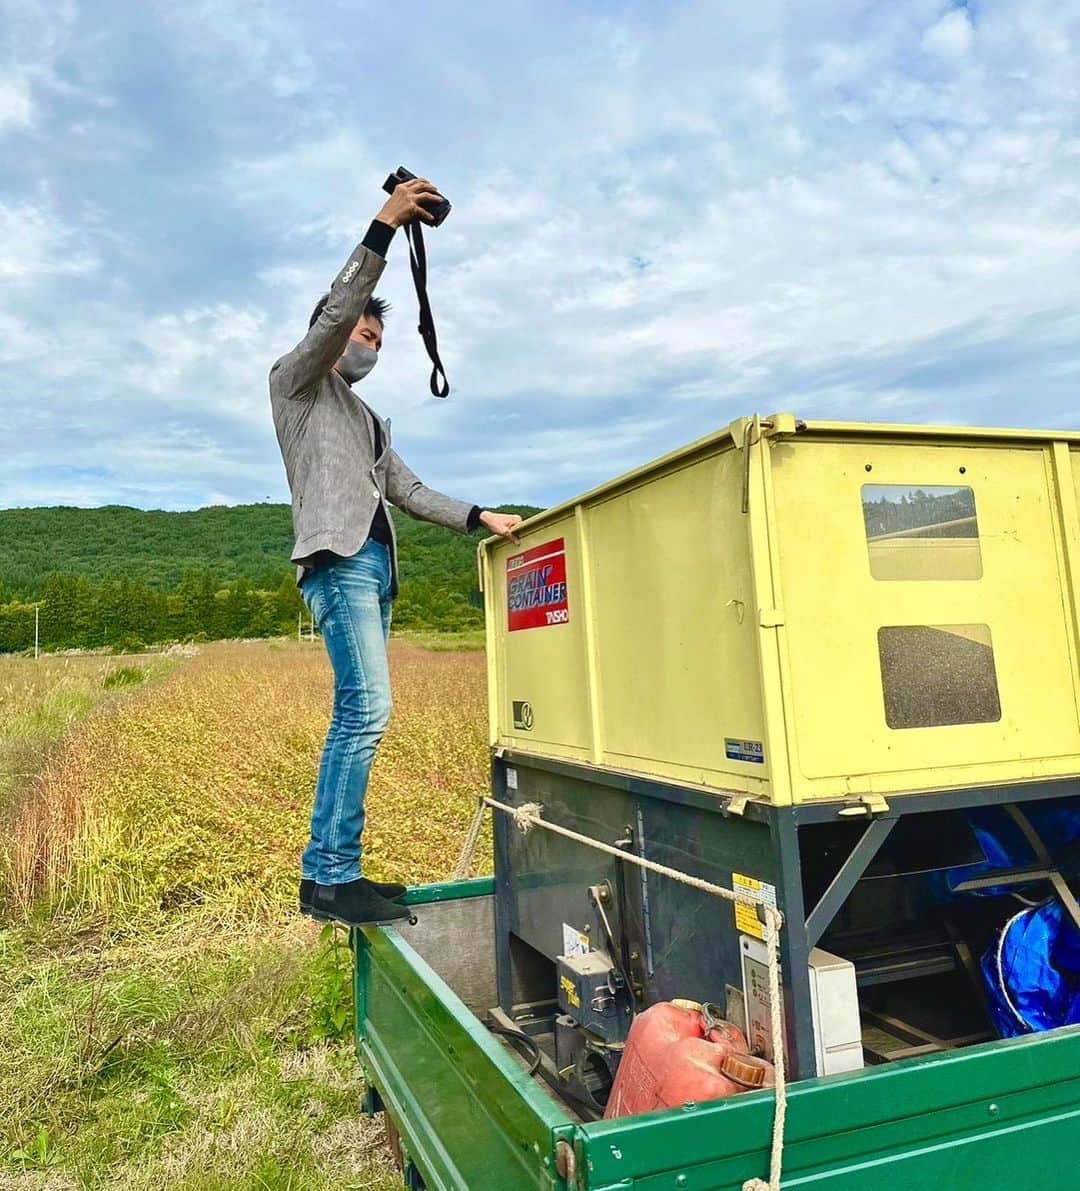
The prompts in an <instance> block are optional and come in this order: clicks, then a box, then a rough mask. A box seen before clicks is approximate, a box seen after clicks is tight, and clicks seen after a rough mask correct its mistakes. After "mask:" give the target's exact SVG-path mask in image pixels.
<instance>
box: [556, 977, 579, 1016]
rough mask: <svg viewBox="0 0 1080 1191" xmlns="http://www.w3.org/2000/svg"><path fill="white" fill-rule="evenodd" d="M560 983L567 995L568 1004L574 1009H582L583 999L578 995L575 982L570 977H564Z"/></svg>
mask: <svg viewBox="0 0 1080 1191" xmlns="http://www.w3.org/2000/svg"><path fill="white" fill-rule="evenodd" d="M559 983H560V984H561V985H562V990H563V992H564V993H566V1003H567V1004H568V1005H570V1006H571V1007H572V1008H574V1009H580V1008H581V998H580V997H579V996H578V995H577V989H576V988H575V987H574V982H573V981H572V980H571V979H570V977H569V976H563V977H562V978H561V979H560V980H559Z"/></svg>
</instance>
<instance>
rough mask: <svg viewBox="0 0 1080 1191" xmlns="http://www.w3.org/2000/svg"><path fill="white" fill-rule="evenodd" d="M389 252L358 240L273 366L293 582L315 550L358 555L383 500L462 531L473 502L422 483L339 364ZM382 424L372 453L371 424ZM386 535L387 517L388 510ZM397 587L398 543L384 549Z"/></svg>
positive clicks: (387, 427) (387, 428)
mask: <svg viewBox="0 0 1080 1191" xmlns="http://www.w3.org/2000/svg"><path fill="white" fill-rule="evenodd" d="M385 267H386V261H385V259H384V258H383V257H381V256H379V254H378V253H377V252H372V251H371V250H370V249H367V248H365V247H364V246H363V245H362V244H361V245H358V246H357V248H356V250H355V251H354V252H353V254H352V256H350V257H349V259H348V261H347V262H346V264H345V267H344V268H343V269H342V270H341V272H340V273H339V274H338V275H337V277H336V278H335V280H334V284H333V285H332V286H331V288H330V298H329V301H328V302H327V303H326V306H325V307H324V309H323V311H322V313H321V314H320V315H319V317H318V318H317V319H316V321H315V324H314V326H312V327H311V329H310V330H309V331H308V333H307V334H306V335H305V336H304V338H303V339H302V340H301V341H300V342H299V343H298V344H297V345H296V347H294V348H293V350H292V351H291V352H289V353H288V354H287V355H284V356H282V357H281V359H280V360H278V361H277V363H275V364H274V366H273V368H271V369H270V406H271V408H272V410H273V414H274V429H275V430H276V431H277V440H278V445H279V446H280V447H281V456H282V458H283V459H284V461H285V474H286V476H287V477H288V480H289V491H290V492H291V493H292V517H293V533H294V535H295V542H294V544H293V550H292V555H291V558H292V561H293V562H295V563H297V564H298V565H297V582H299V581H300V578H301V577H302V575H303V566H304V563H305V561H306V560H308V559H309V558H310V557H311V556H312V555H313V554H315V553H316V552H317V551H319V550H332V551H333V552H334V553H335V554H341V555H345V556H348V555H351V554H355V553H356V552H357V551H358V550H359V549H360V547H361V546H362V545H363V544H364V542H365V541H366V540H367V536H368V531H369V530H370V528H371V522H372V518H373V517H374V516H375V511H376V509H377V508H378V507H379V502H380V501H383V500H387V501H389V502H390V503H391V504H393V505H396V506H397V507H398V508H399V509H403V510H404V511H405V512H406V513H408V514H409V515H410V516H411V517H416V518H417V519H418V520H420V521H433V522H434V523H435V524H436V525H445V526H446V527H447V528H449V529H455V530H457V531H458V532H459V533H466V532H467V525H466V523H467V521H468V517H469V513H470V511H471V510H472V507H473V506H472V505H471V504H466V503H465V502H464V501H460V500H454V499H453V498H452V497H449V496H443V495H442V493H441V492H435V491H434V490H433V489H431V488H428V487H426V486H425V485H424V484H423V483H422V482H421V481H420V480H419V479H418V477H417V476H415V475H414V474H413V473H412V472H411V471H410V470H409V469H408V468H407V467H406V466H405V464H404V463H403V462H402V460H401V458H400V456H399V455H398V454H397V452H396V451H394V450H393V449H392V447H391V446H390V424H389V423H388V422H384V421H383V420H382V419H381V418H380V417H379V416H378V414H376V413H375V412H374V411H373V410H371V409H369V408H368V406H367V405H365V404H364V402H363V401H361V400H360V398H359V397H358V396H357V395H356V394H355V393H354V392H353V391H352V389H351V388H350V387H349V385H348V383H347V382H346V381H345V379H344V378H343V377H342V376H341V375H340V373H338V372H337V371H335V369H334V365H335V364H336V363H337V361H338V359H339V357H340V356H341V353H342V352H343V351H344V350H345V345H346V344H347V343H348V340H349V335H350V334H351V333H352V329H353V327H355V326H356V323H357V321H358V320H359V318H360V316H361V315H362V314H363V312H364V307H365V305H366V304H367V300H368V298H370V297H371V294H372V291H373V290H374V289H375V283H376V282H377V281H378V280H379V277H380V276H381V275H382V271H383V269H384V268H385ZM376 423H377V424H378V426H379V429H380V430H381V432H382V447H383V449H382V453H381V454H380V455H379V457H378V458H376V457H375V432H374V426H375V424H376ZM387 521H389V523H390V531H391V536H393V532H394V522H393V519H392V518H391V517H390V516H389V514H388V515H387ZM390 554H391V560H392V564H393V570H392V575H393V590H394V592H395V593H396V592H397V574H398V569H397V543H396V539H395V542H394V547H393V549H392V550H391V552H390Z"/></svg>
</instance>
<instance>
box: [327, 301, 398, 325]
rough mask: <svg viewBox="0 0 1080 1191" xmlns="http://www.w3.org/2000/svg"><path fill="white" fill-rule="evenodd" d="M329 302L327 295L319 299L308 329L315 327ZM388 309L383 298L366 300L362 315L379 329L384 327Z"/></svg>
mask: <svg viewBox="0 0 1080 1191" xmlns="http://www.w3.org/2000/svg"><path fill="white" fill-rule="evenodd" d="M329 301H330V295H329V294H323V296H322V297H321V298H320V299H319V301H318V304H317V305H316V307H315V309H314V310H313V311H312V312H311V321H310V322H309V323H308V327H309V328H311V327H313V326H315V320H316V319H317V318H318V317H319V315H320V314H322V312H323V308H324V307H325V306H326V303H327V302H329ZM389 309H390V303H389V302H388V301H387V300H386V299H385V298H368V300H367V305H366V306H365V307H364V314H365V315H368V316H370V317H371V318H373V319H375V320H376V321H377V322H378V324H379V326H380V327H383V326H385V325H386V312H387V311H388V310H389Z"/></svg>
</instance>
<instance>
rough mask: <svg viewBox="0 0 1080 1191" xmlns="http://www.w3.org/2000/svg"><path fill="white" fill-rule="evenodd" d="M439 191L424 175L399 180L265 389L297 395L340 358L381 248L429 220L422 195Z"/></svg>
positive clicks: (378, 266)
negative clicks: (413, 224)
mask: <svg viewBox="0 0 1080 1191" xmlns="http://www.w3.org/2000/svg"><path fill="white" fill-rule="evenodd" d="M437 195H438V191H437V190H436V189H435V187H434V186H433V185H432V184H431V183H430V182H429V181H427V179H426V178H414V179H413V180H412V181H410V182H403V183H402V184H401V185H400V186H398V187H397V188H396V189H395V190H394V193H393V194H392V195H391V196H390V197H389V198H388V199H387V200H386V202H385V203H384V204H383V207H382V210H381V211H380V212H379V214H378V215H377V216H376V218H375V219H373V220H372V221H371V226H370V227H369V228H368V230H367V234H366V235H365V236H364V238H363V240H362V241H361V242H360V243H359V244H358V245H357V246H356V249H355V251H354V252H353V254H352V255H351V256H350V257H349V259H348V260H347V261H346V262H345V267H344V268H343V269H342V270H341V272H340V273H339V274H338V275H337V277H335V278H334V283H333V285H331V287H330V293H329V295H328V296H327V299H326V303H325V305H324V306H323V308H322V310H321V311H320V312H319V317H318V318H316V319H315V321H314V322H313V323H312V324H311V326H310V328H309V329H308V333H307V334H306V335H305V336H304V338H303V339H301V340H300V342H299V343H298V344H297V345H296V347H294V348H293V349H292V351H291V352H288V353H287V354H286V355H284V356H282V357H281V359H280V360H278V361H277V363H275V364H274V366H273V368H271V369H270V390H271V392H274V393H280V394H282V395H283V396H285V397H301V396H303V394H304V393H306V392H308V391H309V390H310V389H311V388H312V387H313V386H314V385H315V384H316V383H317V382H318V381H319V380H321V379H322V378H323V377H324V376H326V375H327V374H328V373H329V371H330V369H331V368H333V366H334V365H335V364H336V363H337V362H338V360H339V359H340V358H341V353H342V352H343V351H344V350H345V346H346V344H347V343H348V342H349V336H350V335H351V334H352V330H353V328H354V327H355V326H356V324H357V323H358V322H359V320H360V316H361V315H362V314H363V313H364V307H365V306H366V305H367V302H368V299H369V298H370V297H371V295H372V293H374V291H375V285H376V283H377V282H378V280H379V278H380V277H381V276H382V271H383V269H384V268H385V267H386V253H387V250H388V249H389V247H390V240H391V238H392V237H393V234H394V231H395V230H396V229H397V228H399V227H401V226H402V225H403V224H405V223H408V222H410V221H411V220H413V219H417V218H419V219H422V220H424V222H425V223H430V222H431V214H430V213H429V212H428V210H427V209H426V208H425V207H424V205H423V203H424V199H425V198H427V199H429V200H430V199H431V198H432V196H437Z"/></svg>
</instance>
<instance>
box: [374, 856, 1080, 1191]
mask: <svg viewBox="0 0 1080 1191" xmlns="http://www.w3.org/2000/svg"><path fill="white" fill-rule="evenodd" d="M492 894H493V882H492V881H491V880H490V879H483V880H473V881H461V882H455V883H451V884H446V885H433V886H427V887H425V888H422V889H417V890H413V891H412V892H411V893H410V895H409V900H410V901H411V902H412V904H418V905H423V911H422V913H421V917H420V923H419V925H418V926H416V927H412V928H403V930H402V931H400V932H399V931H397V930H394V929H390V928H387V929H365V930H363V931H355V932H354V937H353V942H354V948H355V956H356V1046H357V1053H358V1056H359V1058H360V1062H361V1064H362V1066H363V1069H364V1074H365V1077H366V1080H367V1085H368V1093H367V1108H368V1110H369V1111H372V1112H374V1111H378V1110H380V1109H385V1111H386V1112H387V1113H388V1115H389V1117H390V1118H391V1120H392V1122H393V1126H394V1128H395V1129H396V1131H397V1133H398V1135H399V1136H400V1139H401V1151H402V1156H403V1165H404V1180H405V1185H407V1186H410V1187H412V1188H426V1191H529V1189H531V1188H543V1189H548V1191H564V1189H565V1191H616V1189H618V1191H667V1189H671V1191H676V1189H680V1191H729V1189H730V1191H739V1189H740V1188H742V1186H743V1183H744V1182H745V1181H746V1180H747V1179H751V1178H755V1177H758V1178H762V1177H765V1175H766V1173H767V1170H768V1164H769V1142H770V1137H771V1130H772V1121H773V1097H772V1093H770V1092H755V1093H748V1094H746V1095H743V1096H740V1097H737V1098H735V1099H733V1100H726V1101H721V1102H718V1103H713V1104H699V1105H690V1106H687V1107H685V1108H683V1109H681V1110H677V1111H670V1112H662V1113H652V1114H649V1115H647V1116H642V1117H636V1118H628V1119H624V1120H619V1121H596V1122H591V1123H581V1122H580V1121H579V1120H578V1118H577V1117H576V1116H575V1115H574V1114H573V1112H572V1110H571V1109H569V1108H567V1107H566V1106H563V1105H561V1104H560V1103H559V1102H558V1101H557V1100H556V1099H555V1098H554V1097H553V1096H552V1095H551V1094H550V1093H549V1092H548V1091H547V1090H545V1087H544V1086H543V1085H542V1084H540V1083H539V1082H538V1081H537V1080H534V1079H533V1078H531V1077H530V1076H529V1075H528V1073H527V1071H526V1069H525V1068H524V1067H523V1065H522V1064H521V1063H520V1062H519V1061H518V1060H517V1059H516V1058H515V1057H514V1055H513V1054H511V1053H510V1052H509V1051H508V1050H507V1049H506V1048H505V1047H504V1045H503V1044H502V1043H501V1042H500V1041H499V1040H498V1038H497V1037H495V1036H494V1035H492V1034H491V1033H490V1032H489V1031H488V1030H487V1029H486V1027H485V1025H484V1024H483V1021H482V1017H483V1014H484V1011H485V1009H486V1008H487V1006H489V1005H493V1004H494V1003H495V988H494V972H493V957H492V955H491V939H492V926H491V914H492ZM886 1168H887V1169H886ZM1077 1169H1080V1028H1076V1029H1066V1030H1059V1031H1055V1032H1053V1033H1051V1034H1043V1035H1036V1036H1032V1037H1028V1038H1021V1039H1014V1040H1011V1041H1006V1042H993V1043H988V1044H985V1045H981V1046H974V1047H970V1048H967V1049H964V1050H959V1051H951V1052H948V1053H946V1054H941V1055H934V1056H931V1057H928V1058H918V1059H909V1060H905V1061H901V1062H896V1063H890V1064H886V1065H884V1066H879V1067H874V1068H870V1069H867V1070H864V1071H861V1072H857V1073H854V1074H850V1075H843V1076H832V1077H830V1078H827V1079H809V1080H804V1081H802V1082H800V1083H797V1084H794V1085H792V1086H791V1087H790V1089H789V1099H788V1113H787V1128H786V1141H785V1149H784V1179H783V1186H784V1187H785V1188H796V1187H797V1188H800V1189H804V1188H805V1189H813V1191H825V1189H826V1188H827V1189H828V1191H867V1188H869V1187H872V1186H876V1185H878V1180H880V1182H881V1185H884V1184H885V1182H886V1181H887V1184H888V1186H889V1188H890V1191H909V1189H910V1191H916V1189H918V1191H924V1189H925V1188H930V1187H942V1188H949V1189H950V1191H967V1189H971V1191H974V1189H975V1188H993V1189H997V1188H1001V1189H1005V1188H1008V1189H1009V1191H1029V1189H1030V1191H1036V1189H1038V1191H1042V1189H1043V1188H1044V1187H1046V1186H1047V1185H1051V1184H1052V1185H1054V1186H1057V1187H1063V1188H1065V1187H1073V1186H1080V1175H1076V1174H1074V1173H1072V1172H1074V1171H1076V1170H1077ZM1063 1171H1064V1172H1068V1173H1067V1174H1066V1175H1064V1176H1063V1175H1062V1172H1063Z"/></svg>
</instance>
